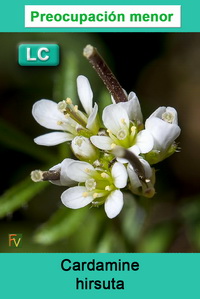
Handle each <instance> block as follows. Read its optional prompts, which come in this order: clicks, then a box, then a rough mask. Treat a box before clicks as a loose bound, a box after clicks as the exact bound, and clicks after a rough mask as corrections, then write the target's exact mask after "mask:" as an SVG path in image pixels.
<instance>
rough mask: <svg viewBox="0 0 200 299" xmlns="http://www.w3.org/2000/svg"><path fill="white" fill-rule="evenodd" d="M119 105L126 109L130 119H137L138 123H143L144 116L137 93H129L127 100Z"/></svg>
mask: <svg viewBox="0 0 200 299" xmlns="http://www.w3.org/2000/svg"><path fill="white" fill-rule="evenodd" d="M117 105H119V106H121V107H123V108H124V109H125V110H126V112H127V114H128V117H129V119H130V120H132V121H136V123H137V122H139V123H142V121H143V117H142V112H141V108H140V103H139V100H138V98H137V96H136V94H135V93H134V92H133V91H132V92H131V93H130V94H129V95H128V101H127V102H123V103H122V102H121V103H118V104H117Z"/></svg>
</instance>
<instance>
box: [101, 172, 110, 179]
mask: <svg viewBox="0 0 200 299" xmlns="http://www.w3.org/2000/svg"><path fill="white" fill-rule="evenodd" d="M101 177H102V178H103V179H107V178H108V177H109V175H108V174H107V173H105V172H102V173H101Z"/></svg>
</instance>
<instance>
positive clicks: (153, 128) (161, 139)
mask: <svg viewBox="0 0 200 299" xmlns="http://www.w3.org/2000/svg"><path fill="white" fill-rule="evenodd" d="M145 127H146V130H148V131H149V132H150V133H151V134H152V136H153V138H154V149H158V150H165V149H167V148H168V147H169V146H170V145H171V144H172V143H173V142H174V140H175V139H176V138H177V137H178V136H179V134H180V132H181V129H180V127H179V126H178V125H176V124H170V123H167V122H165V121H163V120H162V119H160V118H157V117H151V118H148V119H147V120H146V122H145Z"/></svg>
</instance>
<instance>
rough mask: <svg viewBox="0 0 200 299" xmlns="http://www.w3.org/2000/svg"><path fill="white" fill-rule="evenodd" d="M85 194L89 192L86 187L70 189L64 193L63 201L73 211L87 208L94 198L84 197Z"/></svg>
mask: <svg viewBox="0 0 200 299" xmlns="http://www.w3.org/2000/svg"><path fill="white" fill-rule="evenodd" d="M84 192H87V189H86V188H85V187H81V186H77V187H72V188H69V189H67V190H66V191H64V192H63V193H62V195H61V201H62V203H63V204H64V205H65V206H66V207H68V208H71V209H79V208H82V207H85V206H86V205H88V204H89V203H90V202H92V201H93V197H92V196H87V197H84V196H83V193H84Z"/></svg>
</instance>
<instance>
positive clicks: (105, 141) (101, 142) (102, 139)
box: [90, 136, 113, 151]
mask: <svg viewBox="0 0 200 299" xmlns="http://www.w3.org/2000/svg"><path fill="white" fill-rule="evenodd" d="M90 140H91V142H92V143H93V144H94V145H95V146H96V147H97V148H100V149H102V150H105V151H109V150H111V149H112V147H111V144H112V143H113V141H112V139H111V138H110V137H108V136H92V137H90Z"/></svg>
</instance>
